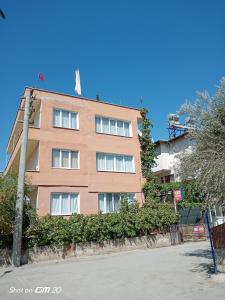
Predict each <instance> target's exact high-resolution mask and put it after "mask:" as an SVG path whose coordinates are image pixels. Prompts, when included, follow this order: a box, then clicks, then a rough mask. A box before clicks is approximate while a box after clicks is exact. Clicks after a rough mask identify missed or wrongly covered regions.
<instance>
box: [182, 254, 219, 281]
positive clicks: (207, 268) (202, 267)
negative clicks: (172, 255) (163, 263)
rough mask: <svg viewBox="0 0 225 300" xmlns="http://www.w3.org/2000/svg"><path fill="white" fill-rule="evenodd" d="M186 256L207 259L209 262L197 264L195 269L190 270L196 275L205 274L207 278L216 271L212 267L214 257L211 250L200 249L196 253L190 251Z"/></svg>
mask: <svg viewBox="0 0 225 300" xmlns="http://www.w3.org/2000/svg"><path fill="white" fill-rule="evenodd" d="M183 255H184V256H194V257H201V258H205V259H207V262H202V263H198V264H195V267H194V268H192V269H190V271H191V272H194V273H204V274H205V275H206V276H207V277H210V276H211V275H212V273H213V271H214V269H213V265H212V260H211V259H212V256H211V252H210V250H206V249H198V250H194V251H189V252H186V253H184V254H183Z"/></svg>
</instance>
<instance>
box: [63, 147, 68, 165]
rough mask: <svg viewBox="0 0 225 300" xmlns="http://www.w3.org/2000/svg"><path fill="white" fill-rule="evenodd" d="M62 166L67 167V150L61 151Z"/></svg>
mask: <svg viewBox="0 0 225 300" xmlns="http://www.w3.org/2000/svg"><path fill="white" fill-rule="evenodd" d="M62 168H69V151H62Z"/></svg>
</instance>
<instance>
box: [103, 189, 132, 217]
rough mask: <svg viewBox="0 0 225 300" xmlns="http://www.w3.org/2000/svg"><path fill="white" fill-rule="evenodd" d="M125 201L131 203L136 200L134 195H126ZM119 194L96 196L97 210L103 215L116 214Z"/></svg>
mask: <svg viewBox="0 0 225 300" xmlns="http://www.w3.org/2000/svg"><path fill="white" fill-rule="evenodd" d="M125 195H127V200H128V202H129V203H132V202H134V201H135V200H136V194H135V193H126V194H125ZM120 201H121V193H100V194H98V210H99V211H101V212H103V213H109V212H116V211H119V209H120Z"/></svg>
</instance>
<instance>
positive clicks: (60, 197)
mask: <svg viewBox="0 0 225 300" xmlns="http://www.w3.org/2000/svg"><path fill="white" fill-rule="evenodd" d="M56 194H57V195H59V199H60V211H61V214H54V213H52V199H53V195H56ZM62 194H68V195H69V198H70V197H71V195H72V194H75V195H77V212H70V213H65V214H62ZM74 213H77V214H80V193H77V192H52V193H51V196H50V215H51V216H72V214H74Z"/></svg>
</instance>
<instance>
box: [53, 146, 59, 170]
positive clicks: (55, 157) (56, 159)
mask: <svg viewBox="0 0 225 300" xmlns="http://www.w3.org/2000/svg"><path fill="white" fill-rule="evenodd" d="M59 157H60V151H59V150H56V149H53V150H52V166H53V167H54V168H59V167H60V161H59V160H60V158H59Z"/></svg>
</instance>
